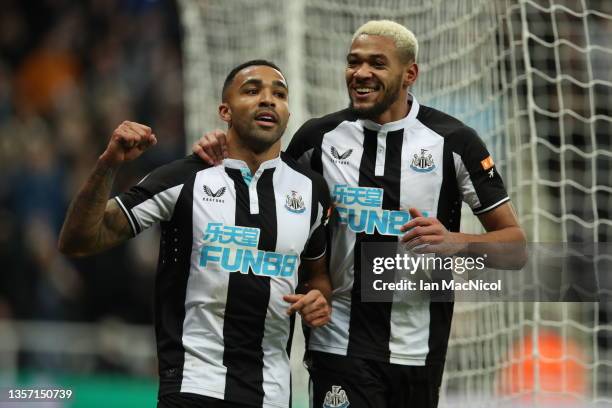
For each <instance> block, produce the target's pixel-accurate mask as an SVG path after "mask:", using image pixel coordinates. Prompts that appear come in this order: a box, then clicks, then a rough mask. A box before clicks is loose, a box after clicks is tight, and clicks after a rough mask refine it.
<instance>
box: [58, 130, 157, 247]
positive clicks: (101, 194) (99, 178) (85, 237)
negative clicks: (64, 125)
mask: <svg viewBox="0 0 612 408" xmlns="http://www.w3.org/2000/svg"><path fill="white" fill-rule="evenodd" d="M155 143H157V139H156V138H155V135H154V134H153V133H152V132H151V128H149V127H147V126H145V125H141V124H138V123H134V122H123V123H122V124H121V125H120V126H119V127H118V128H117V129H115V131H114V132H113V135H112V136H111V139H110V141H109V144H108V146H107V148H106V150H105V151H104V153H103V154H102V155H101V156H100V158H99V159H98V162H97V163H96V166H95V168H94V170H93V172H92V174H91V175H90V176H89V178H88V179H87V181H86V183H85V185H84V186H83V187H82V188H81V190H80V191H79V193H78V194H77V196H76V197H75V199H74V200H73V201H72V203H71V204H70V208H69V210H68V213H67V215H66V220H65V221H64V225H63V226H62V231H61V233H60V238H59V243H58V247H59V250H60V251H61V252H62V253H64V254H66V255H69V256H86V255H91V254H94V253H97V252H101V251H104V250H105V249H108V248H111V247H113V246H115V245H117V244H119V243H121V242H123V241H125V240H126V239H128V238H130V236H131V235H132V231H131V228H130V225H129V222H128V219H127V217H126V215H125V214H124V213H123V211H121V209H120V208H119V206H118V204H117V202H116V201H115V200H109V197H110V193H111V188H112V185H113V181H114V179H115V175H116V174H117V171H118V169H119V167H120V166H121V164H122V163H124V162H127V161H131V160H134V159H136V158H137V157H139V156H140V155H141V154H142V153H143V152H144V151H145V150H146V149H147V148H149V147H150V146H152V145H154V144H155Z"/></svg>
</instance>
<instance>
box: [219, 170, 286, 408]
mask: <svg viewBox="0 0 612 408" xmlns="http://www.w3.org/2000/svg"><path fill="white" fill-rule="evenodd" d="M226 171H227V174H228V175H229V176H230V177H231V178H232V179H233V180H234V185H235V186H236V225H241V226H246V227H256V228H259V229H260V236H259V246H258V248H259V249H260V250H264V251H274V250H276V235H277V227H276V204H275V198H274V188H273V185H272V175H273V173H274V169H267V170H265V171H264V172H263V173H262V175H261V177H260V179H259V181H258V182H257V194H258V196H259V214H256V215H252V214H250V205H249V191H248V188H247V185H246V184H245V182H244V180H243V177H242V174H241V173H240V171H239V170H236V169H226ZM269 300H270V278H269V277H267V276H257V275H255V274H253V272H252V271H249V273H248V274H242V273H239V272H234V273H231V274H230V277H229V283H228V289H227V302H226V306H225V320H224V323H223V338H224V342H225V351H224V354H223V364H224V365H225V366H226V367H227V376H226V380H225V399H226V400H228V401H234V402H241V403H247V404H252V405H254V406H258V405H261V404H262V403H263V398H264V390H263V349H262V346H261V343H262V340H263V336H264V327H265V322H266V313H267V310H268V302H269Z"/></svg>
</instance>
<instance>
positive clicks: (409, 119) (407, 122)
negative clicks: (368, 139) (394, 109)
mask: <svg viewBox="0 0 612 408" xmlns="http://www.w3.org/2000/svg"><path fill="white" fill-rule="evenodd" d="M408 100H412V106H411V107H410V112H408V115H406V116H405V117H403V118H402V119H400V120H396V121H395V122H389V123H385V124H384V125H381V124H379V123H376V122H373V121H371V120H368V119H360V121H361V124H362V125H363V127H364V128H366V129H370V130H375V131H377V132H392V131H394V130H400V129H405V128H407V127H409V126H411V125H412V124H413V123H415V122H416V117H417V115H418V113H419V106H420V105H419V103H418V102H417V100H416V98H415V97H414V95H412V94H411V93H408Z"/></svg>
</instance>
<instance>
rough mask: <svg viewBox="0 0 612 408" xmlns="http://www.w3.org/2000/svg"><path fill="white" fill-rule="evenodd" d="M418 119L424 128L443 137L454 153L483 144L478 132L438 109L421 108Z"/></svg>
mask: <svg viewBox="0 0 612 408" xmlns="http://www.w3.org/2000/svg"><path fill="white" fill-rule="evenodd" d="M417 119H418V120H419V121H420V122H421V123H422V124H423V125H424V126H426V127H427V128H429V129H431V130H433V131H434V132H436V133H437V134H439V135H440V136H442V137H443V138H444V142H445V143H446V144H448V145H449V146H450V147H451V149H452V150H454V151H457V152H458V151H463V150H464V149H465V148H466V147H468V146H470V145H473V144H474V143H476V144H483V142H482V140H481V139H480V137H479V136H478V133H477V132H476V130H474V129H473V128H471V127H469V126H468V125H466V124H465V123H463V122H462V121H460V120H459V119H457V118H455V117H454V116H451V115H449V114H447V113H444V112H442V111H439V110H437V109H434V108H431V107H429V106H421V107H420V108H419V113H418V115H417Z"/></svg>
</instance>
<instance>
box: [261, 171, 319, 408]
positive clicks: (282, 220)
mask: <svg viewBox="0 0 612 408" xmlns="http://www.w3.org/2000/svg"><path fill="white" fill-rule="evenodd" d="M272 177H273V185H274V190H275V198H276V200H275V201H276V223H277V225H276V234H277V235H276V247H275V252H277V253H282V254H288V255H296V256H298V257H299V255H300V254H301V253H302V251H303V249H304V247H305V245H306V242H307V241H308V237H309V232H310V217H311V208H312V205H313V204H314V203H313V202H312V181H311V180H310V179H309V178H308V177H306V176H304V175H303V174H302V173H299V172H297V171H296V170H294V169H292V168H291V167H289V166H288V165H287V164H286V163H284V162H282V163H280V164H279V165H278V166H277V168H276V170H275V171H274V174H273V176H272ZM292 191H295V192H296V193H297V194H298V195H299V196H301V198H302V201H303V203H304V211H302V212H301V213H296V212H294V211H291V210H290V209H289V208H287V207H286V196H287V194H290V193H291V192H292ZM297 281H298V276H297V273H296V274H294V275H293V276H291V277H287V278H280V277H273V278H271V279H270V300H269V303H268V310H267V313H266V322H265V326H264V334H263V339H262V342H261V347H262V349H263V353H264V355H263V373H262V374H263V390H264V405H265V404H272V405H276V406H288V405H289V399H290V398H291V384H290V366H289V356H288V355H287V352H286V347H287V342H288V339H289V330H290V325H289V322H290V319H289V317H288V316H287V315H286V313H285V311H286V310H287V308H288V307H289V304H288V303H286V302H285V301H284V300H283V295H289V294H293V293H295V288H296V286H297Z"/></svg>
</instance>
